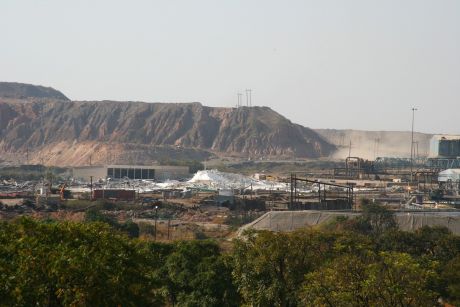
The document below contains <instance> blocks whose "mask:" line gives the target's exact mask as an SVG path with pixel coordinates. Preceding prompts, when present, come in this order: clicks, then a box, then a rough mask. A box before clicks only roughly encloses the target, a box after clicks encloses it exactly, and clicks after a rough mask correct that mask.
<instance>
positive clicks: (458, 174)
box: [438, 168, 460, 182]
mask: <svg viewBox="0 0 460 307" xmlns="http://www.w3.org/2000/svg"><path fill="white" fill-rule="evenodd" d="M438 181H439V182H459V181H460V168H451V169H446V170H445V171H442V172H439V174H438Z"/></svg>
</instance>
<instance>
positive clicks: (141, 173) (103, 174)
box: [73, 165, 189, 181]
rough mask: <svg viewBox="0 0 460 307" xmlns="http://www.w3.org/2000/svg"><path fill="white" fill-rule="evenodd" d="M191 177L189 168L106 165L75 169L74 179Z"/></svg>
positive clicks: (161, 179)
mask: <svg viewBox="0 0 460 307" xmlns="http://www.w3.org/2000/svg"><path fill="white" fill-rule="evenodd" d="M188 176H189V168H188V166H172V165H105V166H81V167H75V168H73V178H75V179H80V180H84V181H90V180H91V177H93V180H95V181H97V180H99V179H107V178H111V179H123V178H128V179H150V180H159V181H163V180H168V179H181V178H185V177H188Z"/></svg>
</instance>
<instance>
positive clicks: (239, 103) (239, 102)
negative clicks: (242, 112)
mask: <svg viewBox="0 0 460 307" xmlns="http://www.w3.org/2000/svg"><path fill="white" fill-rule="evenodd" d="M237 95H238V108H239V107H241V104H242V97H241V96H243V94H241V93H238V94H237Z"/></svg>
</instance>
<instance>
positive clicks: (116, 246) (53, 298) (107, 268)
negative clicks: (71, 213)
mask: <svg viewBox="0 0 460 307" xmlns="http://www.w3.org/2000/svg"><path fill="white" fill-rule="evenodd" d="M0 256H1V257H0V276H1V277H2V281H3V282H0V296H1V298H2V301H1V303H0V304H2V305H4V306H36V305H38V306H42V305H47V306H64V305H66V306H67V305H85V306H116V305H123V306H136V305H148V304H153V303H155V302H157V301H158V297H156V296H155V295H154V294H153V292H152V288H153V284H152V279H151V276H150V269H146V266H147V264H150V263H151V262H150V261H149V255H148V254H146V253H145V249H143V248H139V246H138V243H136V242H135V241H131V240H129V239H128V238H127V237H126V236H124V235H120V234H118V233H116V232H114V231H113V230H112V229H111V228H110V227H109V226H107V225H105V224H102V223H70V222H59V223H58V222H49V223H41V222H38V221H35V220H32V219H29V218H21V219H19V220H17V221H15V222H11V223H5V222H4V223H1V224H0Z"/></svg>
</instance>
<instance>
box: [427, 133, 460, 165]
mask: <svg viewBox="0 0 460 307" xmlns="http://www.w3.org/2000/svg"><path fill="white" fill-rule="evenodd" d="M430 157H431V158H450V159H455V158H457V157H460V136H459V135H435V136H433V137H432V138H431V141H430Z"/></svg>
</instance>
